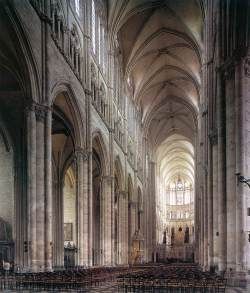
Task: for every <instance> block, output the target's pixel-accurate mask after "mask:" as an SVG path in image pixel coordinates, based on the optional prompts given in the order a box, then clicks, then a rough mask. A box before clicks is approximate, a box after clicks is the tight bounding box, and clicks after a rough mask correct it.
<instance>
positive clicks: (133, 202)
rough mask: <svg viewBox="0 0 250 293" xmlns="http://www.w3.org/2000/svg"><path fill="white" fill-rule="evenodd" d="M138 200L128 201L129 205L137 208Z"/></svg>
mask: <svg viewBox="0 0 250 293" xmlns="http://www.w3.org/2000/svg"><path fill="white" fill-rule="evenodd" d="M136 204H137V203H136V202H135V201H132V200H130V201H129V203H128V205H129V206H130V207H131V208H133V209H135V208H136Z"/></svg>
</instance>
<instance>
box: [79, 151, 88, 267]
mask: <svg viewBox="0 0 250 293" xmlns="http://www.w3.org/2000/svg"><path fill="white" fill-rule="evenodd" d="M82 159H83V211H82V213H83V227H82V229H83V231H82V234H83V237H82V239H83V246H82V260H81V262H82V264H83V265H86V266H87V265H88V254H89V247H88V238H89V234H88V225H89V223H88V220H89V209H88V195H89V194H88V153H86V152H85V153H84V155H83V157H82Z"/></svg>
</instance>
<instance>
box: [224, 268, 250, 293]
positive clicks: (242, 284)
mask: <svg viewBox="0 0 250 293" xmlns="http://www.w3.org/2000/svg"><path fill="white" fill-rule="evenodd" d="M225 278H226V279H227V286H228V287H237V288H243V289H247V288H250V275H248V274H247V272H244V271H242V272H235V271H228V272H226V273H225Z"/></svg>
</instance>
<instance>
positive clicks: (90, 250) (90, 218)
mask: <svg viewBox="0 0 250 293" xmlns="http://www.w3.org/2000/svg"><path fill="white" fill-rule="evenodd" d="M92 176H93V175H92V152H90V153H89V157H88V235H89V237H88V265H89V266H92V264H93V263H92V261H93V213H92V209H93V189H92Z"/></svg>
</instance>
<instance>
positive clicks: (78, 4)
mask: <svg viewBox="0 0 250 293" xmlns="http://www.w3.org/2000/svg"><path fill="white" fill-rule="evenodd" d="M75 8H76V13H77V15H80V0H75Z"/></svg>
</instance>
